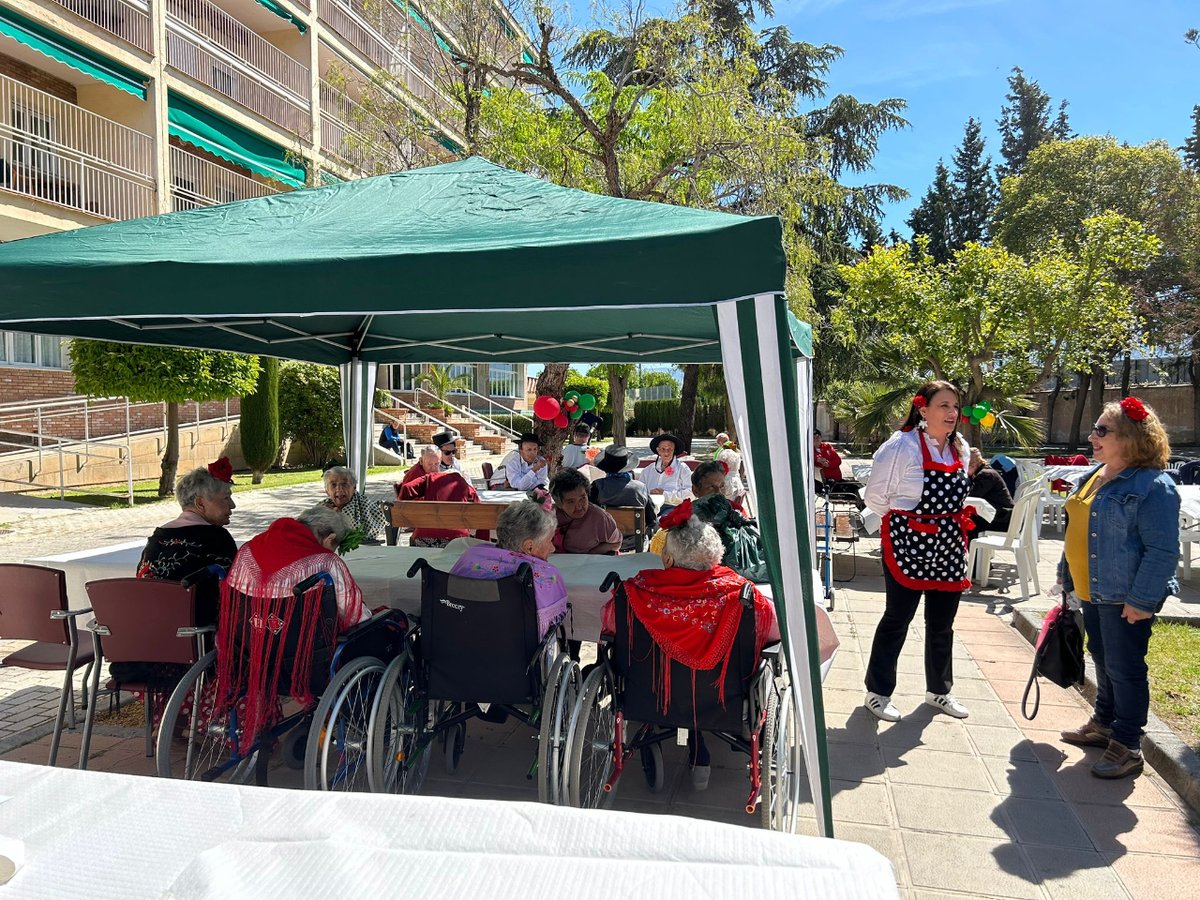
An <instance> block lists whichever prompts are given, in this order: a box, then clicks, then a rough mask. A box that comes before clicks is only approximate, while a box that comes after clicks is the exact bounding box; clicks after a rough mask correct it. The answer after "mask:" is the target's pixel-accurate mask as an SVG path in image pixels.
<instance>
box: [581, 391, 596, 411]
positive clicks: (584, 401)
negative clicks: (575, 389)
mask: <svg viewBox="0 0 1200 900" xmlns="http://www.w3.org/2000/svg"><path fill="white" fill-rule="evenodd" d="M579 408H580V409H582V410H583V411H584V412H587V411H588V410H589V409H595V408H596V398H595V397H593V396H592V395H591V394H580V395H579Z"/></svg>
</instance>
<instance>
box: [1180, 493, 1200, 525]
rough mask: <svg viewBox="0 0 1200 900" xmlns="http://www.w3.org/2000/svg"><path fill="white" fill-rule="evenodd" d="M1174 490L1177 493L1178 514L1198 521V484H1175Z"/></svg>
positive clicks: (1199, 497)
mask: <svg viewBox="0 0 1200 900" xmlns="http://www.w3.org/2000/svg"><path fill="white" fill-rule="evenodd" d="M1175 490H1177V491H1179V514H1180V515H1181V516H1187V517H1188V518H1189V519H1192V520H1193V521H1195V520H1200V484H1177V485H1175Z"/></svg>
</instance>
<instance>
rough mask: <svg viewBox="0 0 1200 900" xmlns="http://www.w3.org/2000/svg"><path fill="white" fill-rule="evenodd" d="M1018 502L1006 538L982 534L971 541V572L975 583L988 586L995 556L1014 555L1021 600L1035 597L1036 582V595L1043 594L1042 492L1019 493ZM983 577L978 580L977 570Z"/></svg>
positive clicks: (968, 562)
mask: <svg viewBox="0 0 1200 900" xmlns="http://www.w3.org/2000/svg"><path fill="white" fill-rule="evenodd" d="M1017 494H1018V499H1017V500H1016V502H1015V503H1014V504H1013V511H1012V519H1011V521H1010V522H1009V524H1008V531H1006V532H1005V533H1004V534H986V533H985V534H982V535H980V536H979V537H977V538H975V540H973V541H971V552H970V553H969V554H968V556H967V572H969V573H970V575H971V580H972V581H976V582H978V583H981V584H985V585H986V584H987V582H988V576H989V574H990V569H991V565H992V556H993V555H994V554H995V553H996V552H997V551H1007V552H1009V553H1011V554H1012V555H1013V557H1014V559H1015V560H1016V563H1017V580H1018V581H1020V583H1021V599H1022V600H1028V599H1029V598H1030V596H1032V595H1031V594H1030V592H1029V583H1030V581H1032V582H1033V594H1040V593H1041V592H1042V588H1041V585H1040V584H1039V583H1038V574H1037V540H1038V528H1037V525H1038V520H1037V518H1036V517H1037V514H1038V502H1039V500H1040V499H1041V497H1042V494H1041V492H1040V491H1033V490H1027V491H1025V492H1024V493H1022V491H1021V490H1020V489H1018V491H1017ZM977 567H978V568H979V570H980V571H982V573H983V575H982V577H980V578H976V568H977Z"/></svg>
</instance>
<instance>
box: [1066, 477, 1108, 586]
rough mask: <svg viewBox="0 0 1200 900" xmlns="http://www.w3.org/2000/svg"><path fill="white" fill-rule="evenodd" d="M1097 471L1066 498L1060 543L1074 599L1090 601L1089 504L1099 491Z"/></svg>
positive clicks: (1090, 504)
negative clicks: (1065, 524)
mask: <svg viewBox="0 0 1200 900" xmlns="http://www.w3.org/2000/svg"><path fill="white" fill-rule="evenodd" d="M1099 477H1100V470H1099V469H1097V470H1096V474H1095V475H1093V476H1092V477H1091V478H1089V479H1088V481H1087V484H1085V485H1084V486H1083V487H1082V488H1080V489H1079V490H1078V491H1076V492H1075V493H1074V494H1072V495H1071V496H1070V497H1069V498H1068V499H1067V506H1066V510H1067V535H1066V539H1065V540H1064V541H1063V552H1064V553H1065V554H1066V557H1067V565H1068V566H1069V567H1070V569H1071V578H1072V579H1074V581H1075V596H1076V597H1078V598H1079V599H1080V600H1091V599H1092V592H1091V589H1090V585H1091V580H1090V577H1089V575H1090V569H1089V567H1088V533H1089V529H1090V528H1093V527H1094V525H1093V524H1092V501H1093V500H1094V499H1096V491H1098V490H1099V489H1100V485H1099V484H1097V483H1096V482H1097V480H1098V479H1099Z"/></svg>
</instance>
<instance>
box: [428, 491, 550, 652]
mask: <svg viewBox="0 0 1200 900" xmlns="http://www.w3.org/2000/svg"><path fill="white" fill-rule="evenodd" d="M557 528H558V523H557V522H556V521H555V518H554V512H553V506H552V505H551V503H550V498H549V496H547V498H546V500H545V502H543V503H536V502H534V501H533V500H522V501H520V502H518V503H512V504H509V506H508V507H507V508H505V510H504V512H502V513H500V517H499V518H498V519H497V521H496V543H495V544H494V545H493V544H476V545H474V546H473V547H468V548H467V549H466V550H465V551H463V554H462V556H460V557H459V558H458V560H457V561H456V562H455V563H454V566H453V568H451V569H450V574H451V575H461V576H462V577H464V578H481V579H485V580H489V581H495V580H497V579H500V578H506V577H508V576H509V575H512V574H514V573H515V572H516V571H517V569H519V568H520V567H521V564H522V563H528V564H529V565H530V566H531V567H532V569H533V594H534V600H535V602H536V604H537V621H538V637H539V638H542V637H545V636H546V633H547V632H549V631H550V629H551V628H552V627H553V626H554V624H555V623H556V622H557V621H558V620H559V619H561V618H562V617H563V616H564V615H566V612H567V586H566V583H565V582H564V581H563V577H562V573H561V572H559V571H558V569H557V567H555V566H554V565H553V564H551V563H549V562H547V561H546V560H548V559H549V558H550V554H551V553H553V552H554V533H555V531H556V530H557Z"/></svg>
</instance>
